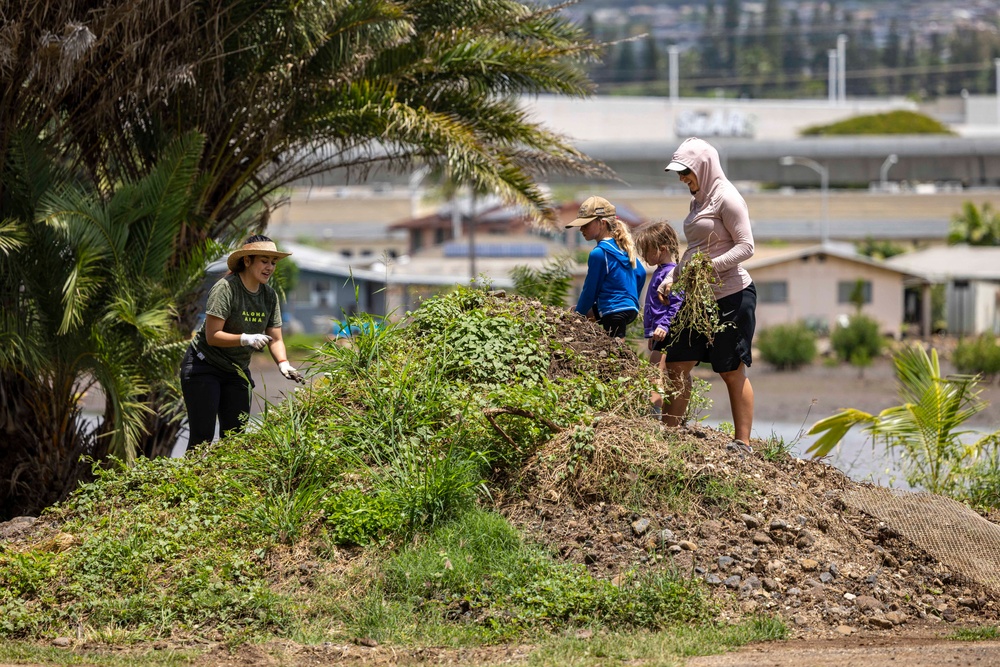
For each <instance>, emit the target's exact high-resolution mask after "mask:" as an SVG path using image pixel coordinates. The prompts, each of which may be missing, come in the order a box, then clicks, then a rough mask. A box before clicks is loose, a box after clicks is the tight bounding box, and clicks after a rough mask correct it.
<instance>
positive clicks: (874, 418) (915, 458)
mask: <svg viewBox="0 0 1000 667" xmlns="http://www.w3.org/2000/svg"><path fill="white" fill-rule="evenodd" d="M893 362H894V364H895V367H896V378H897V380H898V383H899V397H900V399H901V400H902V401H903V402H902V404H901V405H898V406H894V407H891V408H886V409H885V410H883V411H882V412H880V413H879V414H877V415H872V414H869V413H867V412H863V411H861V410H855V409H849V410H844V411H843V412H840V413H838V414H835V415H833V416H831V417H827V418H826V419H821V420H820V421H818V422H816V423H815V424H813V426H812V428H811V429H810V430H809V433H810V435H815V434H820V433H821V434H822V435H821V436H820V437H819V438H817V439H816V441H815V442H814V443H813V444H812V446H811V447H810V448H809V450H808V452H809V453H811V454H813V455H814V456H817V457H818V456H826V455H827V454H829V453H830V451H831V450H832V449H833V448H834V447H835V446H836V445H837V443H839V442H840V441H841V440H842V439H843V437H844V435H846V434H847V432H848V431H849V430H850V429H851V428H852V427H854V426H856V425H862V426H863V428H864V430H865V431H866V432H867V433H868V434H869V435H871V436H872V438H873V439H874V440H875V441H876V442H881V443H882V444H884V445H885V447H886V448H887V449H888V450H889V451H890V453H893V454H896V455H898V456H899V458H900V462H901V464H902V467H903V472H904V475H905V477H906V481H907V483H908V484H909V485H910V486H913V487H918V488H922V489H925V490H927V491H930V492H931V493H940V494H944V495H949V496H952V497H954V498H958V499H961V500H967V501H969V502H970V504H972V505H979V506H995V505H996V503H997V498H1000V431H996V432H993V433H988V434H985V435H981V434H976V433H975V432H974V431H971V430H968V429H966V428H964V424H965V422H966V421H968V420H969V419H970V418H971V417H972V416H974V415H975V414H977V413H979V412H981V411H982V410H983V409H984V408H985V407H986V404H985V403H984V402H983V401H982V400H981V399H980V398H979V394H980V391H979V389H978V388H977V384H978V379H979V378H978V377H976V376H953V377H944V376H943V375H942V373H941V365H940V363H939V362H938V355H937V350H934V349H932V350H931V352H930V354H928V353H927V351H926V350H924V349H923V348H922V347H919V346H911V347H906V348H903V349H902V350H900V351H899V352H897V353H896V354H895V355H894V357H893ZM974 435H979V437H978V438H975V439H974V440H973V439H972V436H974Z"/></svg>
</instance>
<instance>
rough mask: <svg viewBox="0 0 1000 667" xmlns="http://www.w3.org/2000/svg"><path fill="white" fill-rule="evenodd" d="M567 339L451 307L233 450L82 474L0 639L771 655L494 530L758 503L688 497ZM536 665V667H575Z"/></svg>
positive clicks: (428, 315)
mask: <svg viewBox="0 0 1000 667" xmlns="http://www.w3.org/2000/svg"><path fill="white" fill-rule="evenodd" d="M572 317H574V316H571V315H570V314H568V313H566V311H565V310H563V309H548V308H539V307H538V306H537V304H533V303H532V302H529V301H526V300H524V299H520V298H506V297H504V296H501V295H498V294H491V293H487V292H485V291H482V290H477V289H472V288H463V289H459V290H457V291H455V292H453V293H451V294H447V295H443V296H439V297H435V298H433V299H430V300H428V301H427V302H425V303H424V304H423V305H422V307H421V308H419V309H418V310H417V311H415V312H414V313H412V314H410V316H409V318H408V321H407V324H406V326H396V325H392V324H387V325H386V326H384V327H381V328H375V327H371V328H368V329H366V330H363V331H362V332H361V333H360V334H359V335H357V336H355V337H354V339H353V340H352V345H350V346H338V345H333V344H329V345H325V346H323V347H322V348H321V349H320V350H318V351H317V354H316V355H315V357H314V358H313V362H312V366H311V371H310V372H311V375H312V377H313V380H314V381H313V383H312V384H311V385H310V386H309V387H308V388H306V389H303V390H300V391H299V392H297V393H296V394H295V395H294V396H293V397H291V398H289V399H288V400H286V401H284V402H283V403H282V404H280V405H277V406H269V407H268V409H267V410H266V411H265V412H264V413H263V414H262V415H260V416H258V417H255V418H254V419H253V421H252V423H251V424H250V425H249V428H248V430H247V432H246V433H244V434H240V435H236V436H231V437H228V438H226V439H224V440H221V441H219V442H217V443H215V444H213V445H210V446H205V447H202V448H201V449H198V450H195V451H193V452H189V453H188V455H187V457H186V458H184V459H166V458H156V459H144V458H143V459H139V460H137V461H135V462H134V463H133V464H132V465H130V466H125V465H113V466H103V467H102V466H97V467H95V475H96V479H95V480H94V481H93V482H90V483H87V484H85V485H83V486H81V487H80V488H79V490H78V491H77V492H75V493H74V494H72V495H71V496H70V497H69V498H68V499H67V500H66V501H65V502H64V503H62V504H60V505H57V506H55V507H53V508H52V509H51V510H50V511H48V512H47V513H46V514H45V515H44V516H43V517H42V519H40V520H39V523H38V525H37V526H36V529H37V530H36V532H35V533H34V534H33V535H32V536H31V538H30V540H28V541H25V542H20V543H16V544H15V543H7V544H5V546H4V549H3V550H2V551H0V637H2V638H4V639H6V640H15V639H23V640H33V639H35V640H37V639H38V638H42V637H46V638H51V637H56V636H69V637H80V638H81V639H83V640H85V641H95V642H104V643H110V644H115V645H137V646H139V647H141V646H142V643H143V642H146V641H149V640H151V639H170V640H176V641H181V642H182V641H185V640H190V639H192V638H201V639H207V640H210V641H225V642H228V643H230V644H238V643H242V642H247V641H258V640H265V639H268V638H275V637H280V638H286V639H291V640H294V641H299V642H304V643H320V642H328V641H350V640H352V639H356V638H370V639H374V640H377V641H380V642H390V643H394V644H407V645H433V646H447V647H460V646H470V645H477V644H482V643H496V642H502V641H542V640H543V639H544V638H546V637H549V635H551V634H552V633H553V632H554V631H561V630H572V629H580V628H603V629H606V630H607V631H608V632H609V633H610V634H609V635H607V637H606V638H602V639H601V641H602V642H605V641H608V642H611V643H610V644H603V643H602V646H606V647H607V650H609V651H613V652H615V653H616V654H622V655H629V654H645V652H646V651H649V650H651V647H653V646H678V647H680V646H683V647H684V648H683V649H681V648H676V649H675V648H672V649H670V650H671V651H674V650H676V651H682V652H684V653H683V654H688V653H686V652H690V651H695V652H700V651H706V650H719V648H720V647H723V646H728V645H734V644H736V643H739V642H743V641H749V640H751V639H763V638H773V637H778V636H783V633H784V628H783V626H782V625H781V624H780V623H778V622H776V621H771V620H767V619H756V620H752V621H749V622H747V623H744V624H743V625H741V626H739V627H735V628H722V627H716V626H714V625H713V624H712V619H713V618H714V616H715V612H716V606H715V605H716V604H717V603H716V602H713V601H712V599H711V598H710V596H709V595H708V593H707V591H705V590H704V589H703V588H702V585H701V583H700V581H697V580H695V579H692V578H690V573H689V572H678V571H676V570H675V569H674V568H672V567H671V565H670V559H669V557H666V556H664V555H662V554H657V555H656V556H655V557H653V558H651V559H650V561H649V563H648V564H645V565H637V566H635V567H634V568H633V569H631V570H627V571H624V572H622V573H621V574H620V575H619V578H618V580H617V581H616V582H614V583H612V582H611V581H609V580H607V579H604V578H600V577H597V576H595V575H594V574H592V573H591V572H590V571H588V570H587V569H586V568H584V567H583V566H580V565H575V564H572V563H568V562H563V561H561V560H559V559H558V558H557V557H555V556H554V555H553V554H552V553H550V552H549V551H548V549H547V548H546V547H544V546H542V545H539V544H536V543H533V542H530V541H529V540H527V539H526V538H525V537H524V536H523V535H521V534H520V533H519V532H518V531H517V530H516V529H515V528H514V526H513V525H512V524H511V522H509V521H508V520H507V519H505V518H503V517H502V516H501V515H500V514H499V513H498V512H497V511H496V510H495V508H494V501H495V499H496V498H498V497H504V498H505V499H506V500H510V499H511V498H515V497H524V498H527V497H529V494H539V493H541V491H542V490H546V489H551V490H555V489H559V490H560V491H561V493H563V494H568V493H571V492H572V490H575V491H576V492H578V493H580V494H581V498H582V497H584V496H585V497H587V498H588V499H589V500H590V501H591V502H596V501H597V500H599V499H601V498H605V497H606V498H609V499H611V498H617V499H619V500H620V501H621V502H622V503H624V504H626V506H639V505H640V503H642V504H644V506H647V507H649V506H652V505H651V503H659V506H661V507H681V506H684V505H691V504H695V503H697V504H699V505H703V506H704V508H705V509H704V511H708V512H713V513H714V512H717V511H718V510H719V509H720V508H721V509H723V510H725V511H736V510H739V509H740V508H741V507H743V505H744V504H745V502H746V500H747V499H748V498H749V497H750V495H751V494H754V493H756V492H757V491H756V489H755V487H754V486H753V481H752V480H749V479H746V478H744V477H743V476H738V477H734V478H732V479H725V478H721V477H718V476H715V475H713V474H712V471H711V470H708V469H705V470H702V471H701V472H699V473H698V474H692V473H691V471H690V468H689V467H687V466H685V464H684V461H683V460H682V458H681V457H682V455H683V453H684V451H685V447H691V445H690V444H687V445H685V444H684V443H678V442H673V441H670V442H667V441H664V440H663V439H662V438H660V439H657V438H656V437H655V436H654V434H655V433H659V430H658V428H656V427H654V426H653V424H654V422H651V421H649V420H648V419H647V417H646V414H647V412H648V409H649V406H648V395H649V391H650V389H651V388H652V386H653V375H654V373H653V371H652V369H651V368H650V367H649V366H648V365H647V364H645V363H644V362H641V361H640V360H639V359H637V358H636V357H635V356H634V354H633V353H632V352H631V351H630V350H629V348H628V347H627V346H620V345H617V344H615V342H614V341H612V339H610V338H606V337H603V336H599V337H598V338H597V340H598V341H600V342H602V343H604V342H606V343H607V345H608V347H607V348H606V350H607V353H606V354H605V355H603V356H600V357H597V356H596V355H595V356H593V357H591V356H585V355H580V354H577V353H576V352H574V351H573V349H572V348H571V347H570V346H568V345H567V344H566V339H565V337H561V336H559V335H558V334H557V330H558V329H559V327H560V326H563V324H564V322H565V320H566V319H567V318H572ZM566 324H567V326H568V324H569V323H566ZM556 360H558V363H557V361H556ZM643 429H647V430H646V434H645V436H644V437H639V434H640V433H642V432H643ZM612 473H614V474H612ZM602 494H603V495H602ZM535 497H537V496H535ZM685 624H696V625H699V626H701V629H700V630H699V631H690V630H679V629H678V628H680V627H682V626H683V625H685ZM619 632H621V633H625V632H630V633H631V632H639V633H640V635H639V637H638V638H636V639H628V638H626V636H625V635H616V634H614V633H619ZM692 634H693V635H694V637H695V639H691V635H692ZM612 637H618V638H617V639H612ZM701 637H704V638H705V639H703V640H702V639H700V638H701ZM546 641H548V642H550V643H549V644H546V645H544V646H545V648H543V653H544V652H545V651H553V652H556V653H560V654H562V652H565V651H572V650H574V649H573V648H572V645H571V644H567V643H566V642H565V640H562V639H550V640H546ZM700 641H705V642H707V643H708V645H709V646H710V647H714V648H707V647H706V646H703V645H695V646H692V643H696V642H700ZM35 651H37V652H36V653H34V654H32V653H31V652H29V653H28V655H37V656H41V655H42V653H43V651H42V649H35ZM180 659H181V658H180V657H179V656H171V657H168V656H164V657H163V664H171V663H170V660H180ZM538 659H539V660H540V661H542V662H543V664H544V662H545V661H547V660H550V658H548V657H545V656H540V657H539V658H538ZM146 660H149V661H150V664H152V663H154V662H157V660H160V658H156V657H148V656H146V657H143V656H136V657H135V661H136V662H140V663H141V662H144V661H146ZM95 662H100V660H96V659H95ZM108 664H114V663H113V658H109V661H108ZM157 664H160V663H157ZM548 664H554V663H548Z"/></svg>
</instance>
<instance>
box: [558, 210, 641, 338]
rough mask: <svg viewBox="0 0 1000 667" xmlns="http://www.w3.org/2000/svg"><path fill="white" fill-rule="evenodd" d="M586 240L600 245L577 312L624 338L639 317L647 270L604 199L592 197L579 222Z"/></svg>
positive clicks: (589, 261) (590, 259)
mask: <svg viewBox="0 0 1000 667" xmlns="http://www.w3.org/2000/svg"><path fill="white" fill-rule="evenodd" d="M566 227H567V228H570V227H579V228H580V233H581V234H583V238H585V239H587V240H588V241H597V246H596V247H595V248H594V249H593V250H591V251H590V256H589V257H588V258H587V277H586V279H585V280H584V282H583V291H582V292H581V293H580V299H579V300H578V301H577V303H576V312H578V313H580V314H581V315H586V316H591V313H593V317H594V318H595V319H596V320H597V322H598V324H600V325H601V326H602V327H604V330H605V331H606V332H607V333H608V335H609V336H612V337H614V338H624V337H625V329H626V327H627V326H628V325H629V324H630V323H632V322H633V321H634V320H635V318H636V317H638V315H639V309H640V308H639V294H640V293H642V286H643V284H644V283H645V282H646V269H645V268H644V267H643V266H642V263H640V262H639V261H637V259H636V250H635V243H634V242H633V241H632V235H631V234H630V233H629V231H628V227H627V226H626V225H625V223H624V222H622V221H621V220H619V219H618V217H617V216H616V215H615V207H614V205H613V204H612V203H611V202H609V201H608V200H607V199H604V198H603V197H588V198H587V200H586V201H584V202H583V204H582V205H581V206H580V212H579V213H578V214H577V217H576V220H574V221H573V222H571V223H569V224H568V225H566Z"/></svg>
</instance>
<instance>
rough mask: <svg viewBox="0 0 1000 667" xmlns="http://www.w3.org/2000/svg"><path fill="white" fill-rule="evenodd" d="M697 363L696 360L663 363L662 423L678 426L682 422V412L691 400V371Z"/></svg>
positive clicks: (685, 410)
mask: <svg viewBox="0 0 1000 667" xmlns="http://www.w3.org/2000/svg"><path fill="white" fill-rule="evenodd" d="M696 365H698V362H697V361H675V362H672V363H671V362H669V361H668V362H666V363H665V364H664V370H665V372H664V374H663V375H664V378H665V382H666V385H667V386H666V387H665V388H666V395H665V396H664V397H663V404H664V406H666V409H664V410H663V423H664V424H666V425H667V426H680V425H681V424H683V423H684V414H685V413H686V412H687V407H688V403H689V402H690V401H691V371H692V370H693V369H694V367H695V366H696Z"/></svg>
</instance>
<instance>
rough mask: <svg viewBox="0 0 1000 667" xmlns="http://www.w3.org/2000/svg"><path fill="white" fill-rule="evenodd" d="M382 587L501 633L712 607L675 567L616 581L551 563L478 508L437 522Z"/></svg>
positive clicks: (655, 621) (666, 622)
mask: <svg viewBox="0 0 1000 667" xmlns="http://www.w3.org/2000/svg"><path fill="white" fill-rule="evenodd" d="M386 591H387V593H388V594H389V595H390V596H391V597H395V598H399V599H403V600H408V601H410V602H411V603H412V604H416V605H423V606H427V607H432V608H434V609H437V610H438V611H439V613H440V614H442V616H444V617H453V618H459V619H461V620H462V621H463V622H466V623H472V624H476V625H480V626H485V627H487V628H489V629H491V630H492V631H494V632H497V633H499V634H500V635H504V636H509V635H511V634H512V633H515V632H519V631H522V630H524V629H527V628H535V629H536V630H551V629H556V628H563V627H574V626H582V625H589V624H593V623H600V624H602V625H604V626H607V627H609V628H620V629H635V628H653V629H655V628H664V627H668V626H671V625H674V624H677V623H684V622H691V621H707V620H708V619H709V618H710V615H711V612H712V608H711V605H710V604H709V601H708V597H707V595H706V594H705V593H703V592H702V590H701V589H700V588H699V585H698V584H697V583H696V582H694V581H693V580H690V579H686V578H684V577H681V576H679V575H678V574H677V573H675V572H669V571H658V572H657V571H647V572H642V573H639V572H636V573H632V575H631V577H628V578H627V580H626V581H625V582H624V583H623V584H622V585H621V586H615V585H613V584H612V583H611V582H610V581H607V580H599V579H595V578H593V577H592V576H591V575H590V574H589V573H588V572H587V570H586V568H585V567H584V566H582V565H577V564H567V563H557V562H555V561H554V560H553V559H552V557H551V555H550V554H548V553H547V552H545V551H544V550H542V549H540V548H538V547H534V546H531V545H528V544H525V543H524V542H523V541H522V539H521V537H520V536H519V534H518V533H517V531H515V530H514V529H513V528H512V527H511V526H510V525H509V524H508V523H507V522H506V520H504V519H503V518H502V517H500V516H499V515H496V514H491V513H488V512H482V511H474V512H469V513H466V514H464V515H463V516H462V517H461V518H459V519H458V520H456V521H455V522H453V523H451V524H448V525H442V526H440V527H439V528H437V529H436V530H435V531H433V532H432V533H431V534H429V535H428V537H427V539H426V540H425V541H421V542H420V543H419V544H417V545H415V546H413V547H411V548H408V549H406V550H404V551H402V552H401V553H400V554H399V555H397V556H396V557H395V558H393V559H392V560H391V561H390V562H389V563H388V564H387V566H386Z"/></svg>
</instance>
